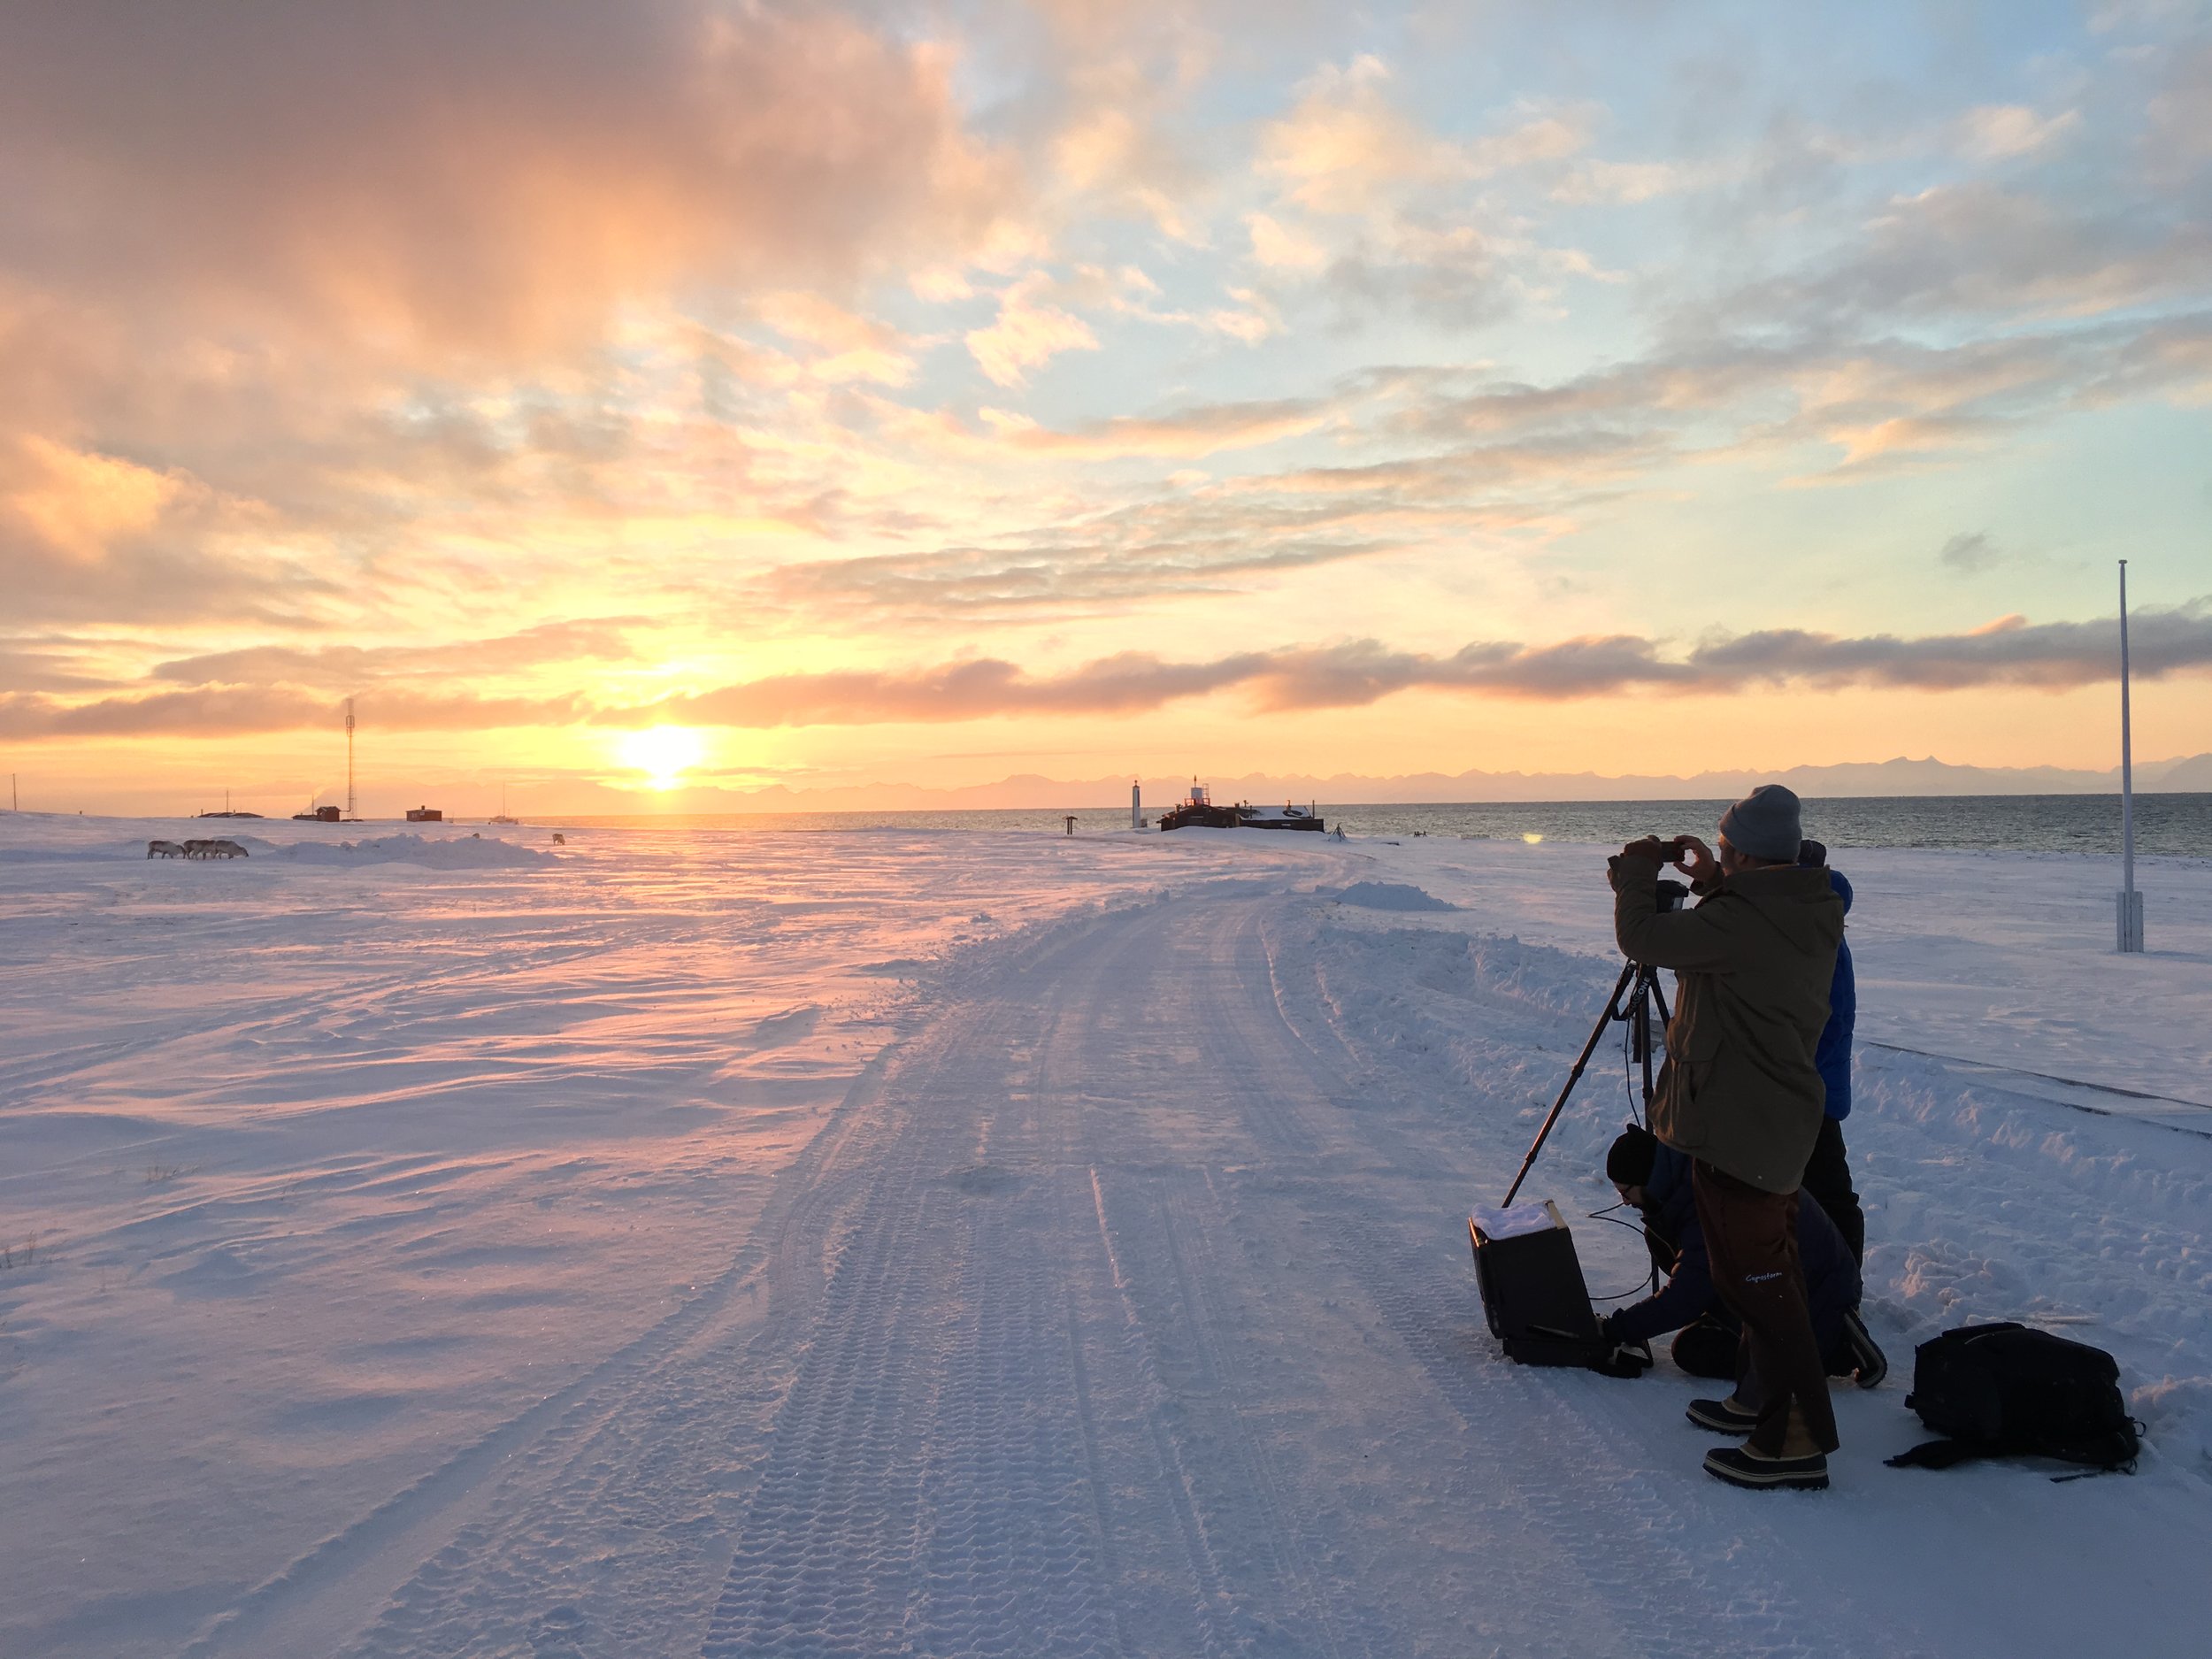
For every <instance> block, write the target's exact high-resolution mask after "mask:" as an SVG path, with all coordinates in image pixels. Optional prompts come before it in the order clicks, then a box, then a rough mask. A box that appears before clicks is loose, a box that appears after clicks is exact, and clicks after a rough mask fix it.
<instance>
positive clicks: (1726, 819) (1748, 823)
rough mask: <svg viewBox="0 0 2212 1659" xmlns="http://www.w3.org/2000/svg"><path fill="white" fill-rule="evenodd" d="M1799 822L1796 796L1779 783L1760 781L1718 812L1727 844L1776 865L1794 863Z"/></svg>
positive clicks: (1801, 832)
mask: <svg viewBox="0 0 2212 1659" xmlns="http://www.w3.org/2000/svg"><path fill="white" fill-rule="evenodd" d="M1802 825H1803V820H1802V818H1801V816H1800V815H1799V810H1798V804H1797V796H1796V795H1795V794H1794V793H1793V791H1791V790H1788V789H1785V788H1784V787H1782V786H1781V785H1780V784H1778V783H1763V784H1761V785H1760V786H1759V787H1757V788H1756V789H1754V790H1753V791H1752V792H1751V793H1750V794H1749V795H1746V796H1744V798H1743V799H1742V800H1740V801H1739V802H1737V803H1736V804H1735V805H1733V806H1732V807H1730V808H1729V809H1728V810H1726V811H1725V812H1724V813H1722V814H1721V815H1720V833H1722V834H1723V835H1725V836H1726V837H1727V838H1728V842H1729V845H1730V846H1732V847H1733V848H1734V849H1736V850H1737V851H1738V852H1740V853H1742V854H1743V855H1744V856H1746V857H1748V858H1765V859H1770V860H1771V861H1772V862H1774V863H1775V864H1795V863H1796V862H1797V846H1798V843H1799V842H1800V841H1803V840H1804V839H1805V835H1804V830H1803V827H1802Z"/></svg>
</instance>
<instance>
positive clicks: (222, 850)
mask: <svg viewBox="0 0 2212 1659" xmlns="http://www.w3.org/2000/svg"><path fill="white" fill-rule="evenodd" d="M207 856H209V857H210V858H244V857H246V856H248V854H247V852H246V849H244V848H243V847H241V846H240V845H239V844H238V843H237V842H236V841H210V842H208V844H207Z"/></svg>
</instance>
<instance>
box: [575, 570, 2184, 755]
mask: <svg viewBox="0 0 2212 1659" xmlns="http://www.w3.org/2000/svg"><path fill="white" fill-rule="evenodd" d="M2129 642H2130V649H2131V657H2132V662H2133V665H2134V668H2135V672H2137V673H2138V674H2139V675H2141V676H2143V677H2145V678H2147V679H2155V678H2159V677H2161V676H2163V675H2165V674H2169V673H2174V672H2184V671H2191V670H2193V671H2204V670H2207V669H2212V597H2208V598H2205V599H2200V600H2196V601H2193V602H2192V603H2188V604H2185V605H2181V606H2177V607H2175V608H2172V609H2168V610H2146V611H2140V612H2138V613H2137V614H2136V615H2135V616H2133V617H2131V618H2130V636H2129ZM2118 667H2119V624H2118V622H2117V621H2116V620H2112V621H2105V620H2099V621H2094V622H2058V623H2043V624H2031V623H2028V622H2026V621H2025V620H2024V619H2022V618H2006V619H2004V621H2003V622H2002V623H2001V624H1999V625H1997V626H1993V627H1991V628H1988V629H1984V630H1978V631H1976V632H1973V633H1968V634H1930V635H1924V636H1923V637H1920V638H1917V639H1900V638H1898V637H1896V636H1894V635H1890V634H1875V635H1867V636H1863V637H1858V638H1848V637H1840V636H1838V635H1834V634H1816V633H1810V632H1808V631H1805V630H1802V629H1794V628H1779V629H1768V630H1763V631H1761V632H1758V633H1754V634H1741V635H1738V636H1735V637H1733V638H1724V639H1717V640H1713V641H1705V642H1703V643H1701V644H1699V645H1698V646H1696V647H1695V648H1694V649H1692V650H1691V651H1690V652H1689V653H1687V654H1686V655H1685V656H1681V657H1668V656H1666V655H1664V654H1663V648H1662V645H1661V643H1660V642H1659V641H1655V640H1650V639H1645V638H1642V637H1640V636H1637V635H1633V634H1612V635H1601V636H1594V637H1590V638H1583V639H1572V640H1563V641H1557V642H1555V643H1553V644H1549V645H1524V644H1520V643H1517V642H1514V641H1479V642H1477V643H1474V644H1470V645H1467V646H1463V647H1462V648H1461V649H1459V650H1457V651H1455V652H1453V653H1451V654H1450V655H1448V656H1443V657H1437V656H1431V655H1428V654H1425V653H1422V652H1412V651H1397V650H1392V649H1387V648H1386V647H1385V646H1383V645H1381V644H1380V643H1379V642H1377V641H1373V640H1360V641H1351V642H1349V643H1346V644H1340V645H1332V646H1322V647H1314V648H1305V649H1295V648H1294V649H1282V650H1276V651H1269V652H1242V653H1238V654H1236V655H1233V656H1229V657H1218V658H1216V659H1214V660H1213V661H1210V662H1200V663H1175V662H1167V661H1164V660H1162V659H1160V658H1158V657H1150V656H1147V655H1144V654H1141V653H1136V652H1127V653H1123V654H1120V655H1118V656H1115V657H1105V658H1102V659H1100V660H1099V661H1096V662H1093V663H1088V664H1084V665H1083V666H1081V667H1079V668H1077V669H1074V670H1071V671H1070V672H1067V673H1064V674H1059V675H1033V674H1031V673H1029V672H1026V671H1025V670H1023V669H1021V668H1019V667H1018V666H1017V665H1015V664H1011V663H1008V662H1002V661H999V660H997V659H991V658H987V659H982V660H979V661H972V662H964V663H955V664H945V665H943V666H941V667H936V668H929V669H921V670H917V671H912V672H883V671H872V670H862V671H852V672H839V673H829V674H783V675H777V676H773V677H772V678H769V679H765V680H753V681H749V682H748V683H746V684H743V685H736V686H726V687H721V688H720V689H718V690H716V691H710V692H705V693H701V694H698V695H690V696H682V697H674V698H669V699H666V700H664V701H662V702H658V703H650V704H646V705H642V706H640V707H636V708H632V709H626V710H603V711H602V712H601V713H600V714H599V715H598V716H597V717H596V718H598V719H599V720H601V721H602V722H605V723H610V724H618V725H652V724H655V723H657V722H659V721H664V720H665V721H675V722H684V723H694V724H706V725H728V726H749V727H761V726H815V725H835V726H865V725H879V724H905V723H923V722H944V721H960V720H975V719H983V718H992V717H997V716H1013V715H1039V714H1057V715H1067V714H1128V713H1134V712H1138V711H1141V710H1148V709H1153V708H1157V707H1160V706H1162V705H1164V704H1166V703H1173V702H1177V701H1179V700H1181V699H1183V698H1187V697H1194V696H1202V695H1209V694H1210V693H1214V692H1218V691H1223V690H1227V689H1231V688H1237V689H1241V690H1243V691H1245V692H1247V693H1248V694H1249V695H1251V697H1252V698H1253V700H1254V702H1255V703H1256V705H1257V706H1258V707H1259V708H1261V709H1262V710H1267V711H1271V712H1286V711H1292V710H1312V709H1341V708H1359V707H1363V706H1365V705H1366V704H1369V703H1375V702H1377V701H1379V700H1380V699H1381V698H1384V697H1386V696H1390V695H1394V694H1395V693H1398V692H1402V691H1409V690H1416V689H1427V690H1440V691H1448V692H1464V693H1469V694H1473V695H1487V696H1500V697H1509V698H1525V699H1529V700H1532V701H1540V702H1559V701H1567V700H1571V699H1578V698H1585V697H1600V696H1608V695H1617V694H1620V693H1623V692H1631V691H1644V690H1651V691H1661V692H1671V693H1678V694H1685V693H1694V692H1707V693H1712V692H1720V693H1725V692H1730V691H1733V690H1736V689H1739V688H1740V687H1742V686H1743V685H1744V684H1746V683H1747V682H1754V683H1765V684H1773V685H1784V684H1809V685H1816V686H1821V687H1839V686H1845V685H1860V686H1885V687H1912V688H1916V689H1922V690H1960V689H1965V688H1969V687H1987V686H1994V685H2017V686H2031V687H2039V688H2043V689H2047V690H2064V689H2070V688H2071V687H2078V686H2085V685H2095V684H2100V683H2102V682H2104V681H2106V680H2112V679H2114V678H2116V676H2117V673H2118Z"/></svg>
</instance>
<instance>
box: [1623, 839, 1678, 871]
mask: <svg viewBox="0 0 2212 1659" xmlns="http://www.w3.org/2000/svg"><path fill="white" fill-rule="evenodd" d="M1621 856H1622V857H1624V858H1648V859H1650V860H1651V862H1652V863H1654V864H1664V863H1666V862H1667V849H1666V846H1665V844H1664V843H1663V841H1660V839H1659V838H1658V837H1657V836H1656V835H1646V836H1644V837H1642V838H1641V839H1640V840H1638V841H1631V842H1629V843H1628V845H1627V846H1625V847H1624V848H1622V849H1621Z"/></svg>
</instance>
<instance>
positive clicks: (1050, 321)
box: [967, 271, 1099, 386]
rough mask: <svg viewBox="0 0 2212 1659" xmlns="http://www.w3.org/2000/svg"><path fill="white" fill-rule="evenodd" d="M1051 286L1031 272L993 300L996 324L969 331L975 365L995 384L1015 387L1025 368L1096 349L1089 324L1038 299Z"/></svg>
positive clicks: (1041, 275)
mask: <svg viewBox="0 0 2212 1659" xmlns="http://www.w3.org/2000/svg"><path fill="white" fill-rule="evenodd" d="M1051 286H1052V280H1051V278H1050V277H1048V276H1047V275H1046V274H1045V273H1042V272H1038V271H1033V272H1031V273H1029V274H1028V275H1027V276H1025V277H1024V278H1022V279H1021V280H1020V281H1018V282H1017V283H1015V284H1014V285H1013V286H1012V287H1011V288H1008V289H1007V290H1006V291H1005V292H1004V293H1003V294H1002V295H1001V296H999V307H998V319H997V320H996V321H995V322H993V323H992V324H991V325H990V326H989V327H987V328H976V329H972V330H970V331H969V334H968V337H967V338H968V349H969V351H970V352H972V354H973V355H974V357H975V360H976V364H977V366H979V368H981V369H982V371H983V372H984V373H986V374H987V375H989V376H990V377H991V379H992V380H995V381H996V382H997V383H998V384H999V385H1001V386H1019V385H1021V384H1022V383H1023V382H1024V381H1025V380H1027V379H1028V378H1029V371H1030V370H1032V369H1033V368H1036V367H1038V366H1040V365H1042V364H1046V363H1049V362H1050V361H1051V360H1052V359H1053V358H1054V357H1058V356H1059V355H1060V354H1061V353H1062V352H1064V351H1095V350H1097V349H1099V347H1098V336H1097V335H1096V334H1093V333H1092V332H1091V329H1090V325H1089V324H1087V323H1086V322H1085V321H1084V320H1083V319H1081V318H1079V317H1076V316H1073V315H1071V313H1069V312H1067V311H1062V310H1061V309H1060V308H1059V307H1058V306H1056V305H1054V304H1051V303H1048V301H1046V300H1045V299H1044V298H1043V297H1042V296H1043V295H1044V294H1045V293H1046V292H1047V291H1048V289H1049V288H1051Z"/></svg>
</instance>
